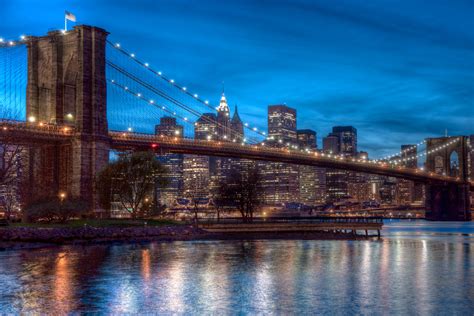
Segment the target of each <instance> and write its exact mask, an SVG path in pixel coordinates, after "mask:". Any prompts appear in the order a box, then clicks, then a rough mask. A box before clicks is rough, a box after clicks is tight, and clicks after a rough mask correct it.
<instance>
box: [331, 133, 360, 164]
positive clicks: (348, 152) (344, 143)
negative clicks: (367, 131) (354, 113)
mask: <svg viewBox="0 0 474 316" xmlns="http://www.w3.org/2000/svg"><path fill="white" fill-rule="evenodd" d="M332 135H336V136H338V137H339V153H340V154H343V155H344V156H351V157H355V156H356V154H357V129H356V128H354V127H353V126H334V127H333V128H332Z"/></svg>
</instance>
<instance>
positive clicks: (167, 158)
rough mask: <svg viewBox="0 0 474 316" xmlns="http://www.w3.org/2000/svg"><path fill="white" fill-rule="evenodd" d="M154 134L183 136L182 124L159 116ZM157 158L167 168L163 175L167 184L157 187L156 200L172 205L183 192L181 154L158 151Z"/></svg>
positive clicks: (168, 205) (172, 118)
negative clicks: (158, 122)
mask: <svg viewBox="0 0 474 316" xmlns="http://www.w3.org/2000/svg"><path fill="white" fill-rule="evenodd" d="M155 133H156V135H163V136H168V137H179V138H181V137H183V126H182V125H178V124H176V118H174V117H169V116H164V117H162V118H160V124H158V125H156V126H155ZM157 159H158V160H159V161H160V162H161V163H162V164H163V166H165V167H166V168H167V169H168V173H167V174H166V175H165V178H166V179H167V182H168V184H167V186H166V187H165V188H161V189H160V188H157V191H156V200H157V201H159V202H160V204H162V205H166V206H167V207H172V206H173V205H174V204H175V203H176V199H177V198H179V197H181V196H182V194H183V160H184V156H183V154H174V153H169V152H159V153H158V155H157Z"/></svg>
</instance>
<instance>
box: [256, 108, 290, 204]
mask: <svg viewBox="0 0 474 316" xmlns="http://www.w3.org/2000/svg"><path fill="white" fill-rule="evenodd" d="M268 138H269V141H268V142H267V144H268V145H269V146H275V147H284V146H285V147H286V146H290V147H291V146H296V145H297V135H296V110H295V109H292V108H290V107H288V106H286V105H271V106H269V107H268ZM259 166H260V170H261V173H262V188H263V191H264V199H265V202H266V203H267V204H273V205H278V204H282V203H286V202H293V201H298V200H299V179H298V176H299V172H298V166H295V165H290V164H286V163H279V162H278V163H277V162H261V163H259Z"/></svg>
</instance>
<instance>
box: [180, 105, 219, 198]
mask: <svg viewBox="0 0 474 316" xmlns="http://www.w3.org/2000/svg"><path fill="white" fill-rule="evenodd" d="M194 138H195V139H197V140H207V141H212V140H215V139H218V135H217V117H216V115H215V114H214V113H204V114H202V115H201V117H199V119H198V120H197V121H196V123H194ZM215 169H216V168H215V158H214V157H209V156H199V155H185V156H184V161H183V179H184V196H185V197H186V198H190V199H195V198H206V197H209V196H210V194H211V191H210V186H211V175H213V174H215Z"/></svg>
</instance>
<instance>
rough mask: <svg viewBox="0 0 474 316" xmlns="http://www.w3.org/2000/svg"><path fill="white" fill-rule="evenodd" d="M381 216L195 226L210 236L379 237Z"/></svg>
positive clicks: (225, 221)
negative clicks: (318, 234)
mask: <svg viewBox="0 0 474 316" xmlns="http://www.w3.org/2000/svg"><path fill="white" fill-rule="evenodd" d="M382 226H383V219H382V218H381V217H269V218H265V217H256V218H254V219H253V220H252V222H243V221H242V219H241V218H224V219H221V220H219V221H217V220H214V221H203V222H199V223H198V227H199V228H201V229H204V230H205V231H207V232H210V233H229V234H236V233H280V232H281V233H307V232H328V233H346V234H347V233H350V234H353V235H359V234H360V233H362V235H365V236H371V233H372V236H373V235H376V236H378V237H380V231H381V230H382Z"/></svg>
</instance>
